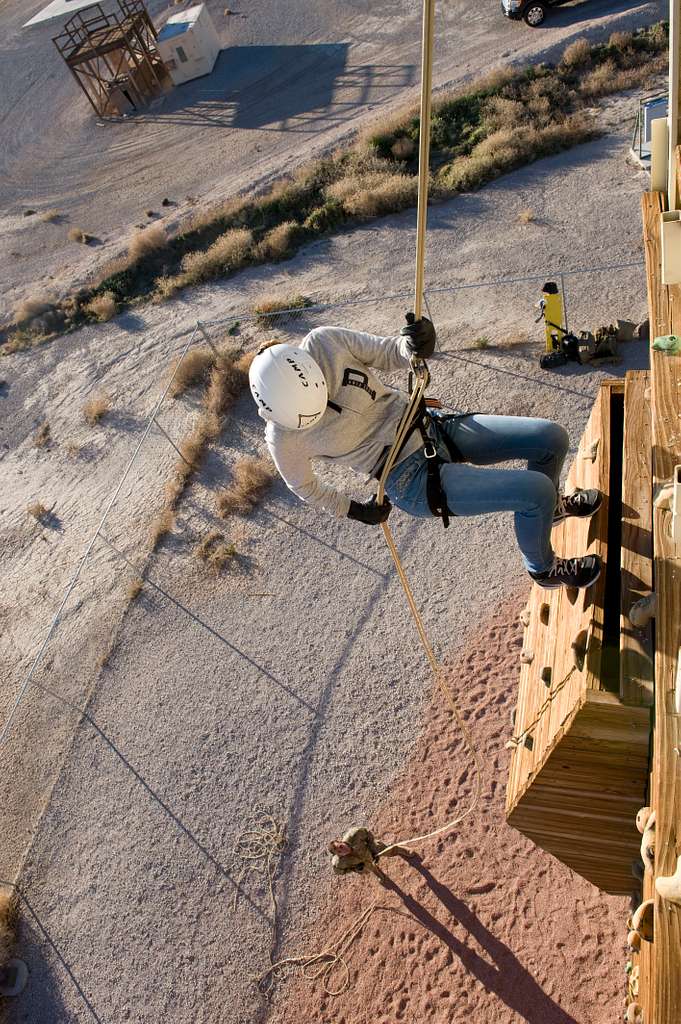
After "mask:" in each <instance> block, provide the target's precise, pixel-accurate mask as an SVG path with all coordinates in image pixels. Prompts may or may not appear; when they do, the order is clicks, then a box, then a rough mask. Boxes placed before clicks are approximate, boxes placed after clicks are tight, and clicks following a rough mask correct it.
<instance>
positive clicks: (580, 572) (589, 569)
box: [530, 555, 602, 590]
mask: <svg viewBox="0 0 681 1024" xmlns="http://www.w3.org/2000/svg"><path fill="white" fill-rule="evenodd" d="M601 568H602V564H601V560H600V558H599V557H598V555H583V556H582V558H556V559H555V561H554V563H553V565H552V566H551V568H550V569H547V570H546V571H545V572H531V573H530V576H531V577H532V579H533V580H534V581H535V583H538V584H539V586H540V587H544V589H545V590H555V589H556V588H557V587H577V588H579V589H580V590H581V589H583V588H586V587H590V586H591V584H592V583H595V582H596V580H597V579H598V577H599V576H600V574H601Z"/></svg>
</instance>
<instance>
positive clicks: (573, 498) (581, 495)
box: [553, 487, 603, 526]
mask: <svg viewBox="0 0 681 1024" xmlns="http://www.w3.org/2000/svg"><path fill="white" fill-rule="evenodd" d="M602 501H603V495H602V494H601V492H600V491H597V490H596V488H595V487H594V488H592V489H590V490H588V491H585V490H582V488H581V487H578V488H577V489H576V490H575V491H573V492H572V494H561V495H560V496H559V498H558V504H557V505H556V511H555V512H554V513H553V525H554V526H555V525H556V523H561V522H562V521H563V519H567V517H568V516H577V518H578V519H588V518H589V516H592V515H593V514H594V512H598V510H599V508H600V507H601V502H602Z"/></svg>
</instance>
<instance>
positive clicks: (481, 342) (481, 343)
mask: <svg viewBox="0 0 681 1024" xmlns="http://www.w3.org/2000/svg"><path fill="white" fill-rule="evenodd" d="M491 345H492V342H491V340H490V339H489V338H488V337H487V336H486V335H484V334H483V335H482V336H481V337H480V338H475V340H474V341H473V348H479V349H485V348H490V347H491Z"/></svg>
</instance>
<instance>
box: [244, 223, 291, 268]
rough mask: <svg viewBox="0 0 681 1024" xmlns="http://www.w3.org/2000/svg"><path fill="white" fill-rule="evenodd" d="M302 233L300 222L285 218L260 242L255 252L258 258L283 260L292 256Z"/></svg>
mask: <svg viewBox="0 0 681 1024" xmlns="http://www.w3.org/2000/svg"><path fill="white" fill-rule="evenodd" d="M300 234H301V229H300V224H298V222H297V221H295V220H285V221H284V222H283V223H282V224H277V226H276V227H274V228H272V229H271V231H268V232H267V234H265V235H264V237H263V238H262V239H261V240H260V242H258V244H257V246H256V247H255V250H254V254H255V258H256V259H257V260H262V261H265V260H283V259H285V258H286V257H287V256H290V255H291V253H292V251H293V249H294V248H295V245H296V242H297V241H298V239H299V237H300Z"/></svg>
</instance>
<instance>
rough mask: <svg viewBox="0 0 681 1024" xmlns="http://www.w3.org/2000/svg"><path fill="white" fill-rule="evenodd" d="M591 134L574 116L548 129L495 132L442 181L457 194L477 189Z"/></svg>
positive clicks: (589, 123) (585, 121)
mask: <svg viewBox="0 0 681 1024" xmlns="http://www.w3.org/2000/svg"><path fill="white" fill-rule="evenodd" d="M594 133H595V129H594V126H593V122H592V121H591V120H589V119H588V118H586V117H584V116H583V115H577V114H575V115H573V116H571V117H568V118H566V119H565V120H564V121H563V122H561V123H560V124H554V125H549V126H548V127H547V128H534V127H530V126H528V127H526V128H518V129H515V130H511V129H504V130H501V131H497V132H494V133H493V134H492V135H490V136H488V137H487V138H486V139H484V140H483V141H482V142H481V143H479V144H478V145H477V146H476V147H475V149H474V150H473V152H472V153H471V155H470V156H468V157H462V158H460V159H458V160H455V161H454V162H453V163H452V164H451V165H450V167H449V168H448V169H447V170H446V171H445V173H444V175H443V178H444V180H445V182H446V183H447V185H448V186H449V187H450V188H453V189H455V190H456V191H457V192H462V191H465V190H467V189H476V188H479V187H480V186H481V185H484V184H485V183H486V182H488V181H492V180H493V179H494V178H498V177H499V176H500V175H501V174H504V173H505V172H507V171H511V170H514V169H515V168H516V167H521V166H522V165H523V164H526V163H530V162H532V161H533V160H539V159H541V158H542V157H545V156H551V155H553V154H554V153H559V152H560V151H561V150H563V149H569V148H570V147H571V146H576V145H577V144H578V143H580V142H587V141H588V140H589V139H591V138H593V136H594Z"/></svg>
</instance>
